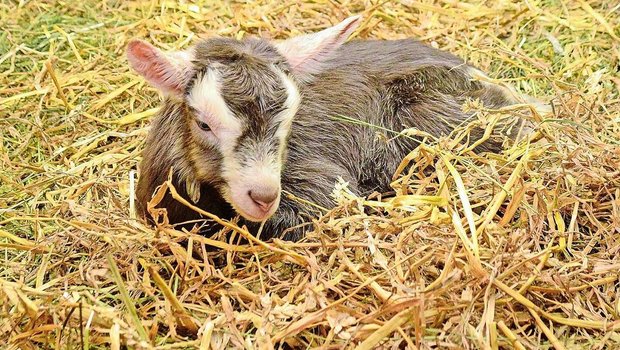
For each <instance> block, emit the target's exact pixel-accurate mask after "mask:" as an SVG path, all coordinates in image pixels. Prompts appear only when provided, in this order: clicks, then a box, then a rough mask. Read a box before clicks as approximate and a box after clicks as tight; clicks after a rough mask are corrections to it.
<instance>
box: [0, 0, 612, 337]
mask: <svg viewBox="0 0 620 350" xmlns="http://www.w3.org/2000/svg"><path fill="white" fill-rule="evenodd" d="M614 6H615V7H614ZM619 11H620V5H617V4H614V2H609V1H585V0H579V1H560V0H554V1H552V0H538V1H527V2H521V1H514V0H512V1H511V0H504V1H497V2H492V1H468V2H457V1H451V0H438V1H426V0H423V1H404V0H403V1H399V2H396V1H394V2H391V1H374V0H365V1H358V0H350V1H344V2H342V3H339V2H336V1H330V0H319V1H308V2H306V3H296V2H292V1H291V2H289V3H282V2H279V1H270V0H256V1H244V2H238V3H237V2H230V3H229V2H226V3H224V2H222V3H220V2H212V1H205V2H203V3H190V2H186V1H179V2H176V1H157V0H153V1H140V2H135V1H112V0H110V1H105V0H104V1H94V0H87V1H81V2H78V1H75V2H73V1H61V0H58V1H27V0H21V1H14V0H9V1H6V0H5V1H0V29H1V30H0V139H1V142H0V165H1V166H0V344H6V345H1V346H0V347H1V348H8V349H17V348H20V349H52V348H53V349H65V348H89V347H90V348H112V349H119V348H123V347H125V346H127V347H129V348H157V349H176V348H201V349H208V348H212V349H223V348H247V349H254V348H260V349H269V348H322V349H338V348H355V347H357V348H360V349H372V348H384V349H388V348H401V349H402V348H409V349H429V348H442V349H444V348H470V349H472V348H473V349H477V348H484V349H497V348H506V349H510V348H516V349H524V348H525V349H546V348H555V349H613V348H620V281H619V280H620V272H619V271H620V231H619V227H620V96H619V87H620V74H619V72H618V66H619V60H620V38H619V37H618V36H620V16H619ZM357 13H361V14H363V15H364V22H363V24H362V26H361V28H360V29H359V30H358V31H357V32H356V33H355V36H356V37H359V38H382V39H396V38H404V37H417V38H420V39H421V40H423V41H425V42H427V43H429V44H431V45H434V46H436V47H439V48H441V49H443V50H448V51H451V52H453V53H456V54H458V55H460V56H461V57H463V58H466V59H468V60H470V61H471V62H473V63H474V64H476V65H477V66H479V67H480V68H482V69H483V70H485V71H487V72H489V75H490V76H491V77H492V78H494V79H497V81H498V82H501V83H508V84H511V85H513V86H515V87H516V88H517V89H518V90H519V91H521V92H524V93H527V94H530V95H532V96H536V97H538V98H540V99H543V100H545V101H550V102H551V103H552V106H553V109H552V113H551V114H546V115H541V114H538V113H536V112H535V111H534V110H532V109H531V108H529V107H528V106H518V107H516V108H513V109H511V110H505V111H489V110H485V109H484V108H483V107H482V106H479V105H478V104H476V103H475V101H473V102H472V103H471V104H470V105H468V106H464V108H471V109H473V110H475V111H476V115H477V117H478V118H476V120H474V123H481V124H483V125H486V126H492V125H493V123H494V122H496V121H497V120H501V119H503V118H511V117H514V115H516V114H519V115H523V116H525V117H527V118H529V119H530V120H531V121H533V122H534V123H535V125H536V134H535V135H534V137H533V138H532V139H530V140H526V141H524V142H521V143H519V144H516V145H512V146H511V145H506V149H505V151H504V152H503V153H501V154H483V155H476V154H473V153H472V152H471V151H470V150H469V149H467V148H465V147H463V146H460V144H459V143H458V140H459V139H463V138H464V137H466V135H467V128H465V127H464V128H462V129H460V130H457V132H455V133H454V135H452V137H451V138H442V139H440V140H432V139H430V138H428V139H427V141H426V142H425V143H424V144H423V145H421V146H420V147H419V148H417V149H415V150H412V152H411V154H410V155H409V156H408V157H407V159H405V160H404V161H403V165H402V167H401V169H399V172H398V173H397V174H395V176H394V180H395V181H394V185H393V187H394V194H392V195H391V196H383V197H381V196H375V197H371V198H357V197H355V196H353V195H351V194H349V193H348V192H347V190H346V186H345V185H343V184H338V185H337V186H336V188H335V191H334V195H335V196H336V197H337V198H338V202H339V203H340V205H339V206H338V207H337V208H335V209H333V210H331V211H328V212H324V213H322V214H317V218H316V221H315V222H314V226H313V227H314V229H313V232H310V233H309V234H308V237H307V239H305V240H304V241H302V242H299V243H295V244H293V243H287V242H281V241H276V242H270V243H268V244H264V243H262V242H252V243H251V244H248V245H237V244H235V243H236V242H237V240H238V239H239V237H240V236H242V235H243V234H244V233H243V230H230V231H232V232H226V233H225V234H222V235H220V236H219V237H213V238H211V239H208V238H205V237H201V236H198V235H195V234H192V233H186V232H179V231H176V230H174V229H173V228H171V227H160V228H158V229H153V228H149V227H146V226H144V225H143V224H142V223H141V222H139V221H137V220H136V219H135V216H134V214H132V208H133V205H134V203H133V197H132V195H131V193H132V191H133V185H134V182H133V181H132V179H133V178H134V177H135V176H136V174H135V169H136V165H137V163H138V162H139V160H140V151H141V149H142V147H143V142H144V139H145V134H146V132H147V131H148V125H149V119H150V117H152V116H153V114H154V113H155V112H156V108H157V106H158V103H159V101H160V97H159V95H158V94H157V92H156V91H155V90H153V89H152V88H150V87H148V86H147V85H146V84H145V82H144V81H143V80H142V79H140V78H138V77H137V76H136V75H134V74H133V73H132V72H130V71H129V69H128V66H127V63H126V61H125V58H124V47H125V44H126V43H127V41H128V40H129V39H130V38H133V37H145V38H148V39H149V40H150V41H151V42H154V43H155V44H156V45H157V46H159V47H162V48H168V49H172V48H181V47H185V46H186V45H188V44H189V43H191V42H192V41H194V40H196V39H197V38H198V37H200V36H211V35H225V36H234V37H238V38H241V37H243V36H246V35H261V36H263V37H267V38H287V37H289V36H291V35H295V34H298V33H301V32H307V31H314V30H318V29H321V28H324V27H326V26H328V25H330V24H335V23H336V22H338V21H339V20H342V19H344V18H345V17H347V16H348V15H351V14H357ZM409 132H415V131H413V130H409ZM381 136H382V135H378V137H381ZM383 136H385V135H383ZM392 136H393V135H392ZM392 136H390V137H392ZM386 139H387V138H386ZM386 142H389V140H386Z"/></svg>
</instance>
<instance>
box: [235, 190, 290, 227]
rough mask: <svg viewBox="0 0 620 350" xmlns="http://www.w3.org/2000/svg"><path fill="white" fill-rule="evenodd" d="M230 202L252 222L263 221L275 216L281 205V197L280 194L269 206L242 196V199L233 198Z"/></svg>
mask: <svg viewBox="0 0 620 350" xmlns="http://www.w3.org/2000/svg"><path fill="white" fill-rule="evenodd" d="M230 204H231V205H232V207H233V208H234V209H235V211H236V212H237V213H238V214H239V215H241V216H242V217H243V218H244V219H246V220H248V221H252V222H261V221H265V220H267V219H269V218H270V217H272V216H273V214H274V213H275V212H276V210H277V209H278V206H279V205H280V198H279V196H278V198H277V199H276V200H275V201H274V202H273V203H271V205H269V206H267V207H265V206H261V205H259V204H257V203H255V202H253V201H252V200H251V199H249V200H248V199H246V198H242V199H241V200H235V198H232V201H230Z"/></svg>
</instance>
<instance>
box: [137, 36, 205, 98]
mask: <svg viewBox="0 0 620 350" xmlns="http://www.w3.org/2000/svg"><path fill="white" fill-rule="evenodd" d="M192 58H193V54H192V53H191V52H187V51H176V52H171V53H164V52H162V51H160V50H159V49H157V48H156V47H154V46H153V45H151V44H149V43H147V42H144V41H142V40H132V41H130V42H129V44H128V45H127V60H128V61H129V64H130V65H131V67H132V68H133V69H134V70H135V71H136V72H138V73H139V74H140V75H142V76H143V77H144V78H145V79H146V80H147V81H148V82H149V83H151V84H152V85H153V86H155V87H156V88H158V89H159V90H161V91H162V92H163V93H164V94H168V95H175V96H181V95H183V92H184V91H185V86H186V85H187V83H188V80H189V79H190V77H191V73H192V69H193V68H192Z"/></svg>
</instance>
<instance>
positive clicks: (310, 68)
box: [277, 16, 361, 77]
mask: <svg viewBox="0 0 620 350" xmlns="http://www.w3.org/2000/svg"><path fill="white" fill-rule="evenodd" d="M360 21H361V17H360V16H353V17H349V18H347V19H346V20H344V21H342V22H340V23H339V24H337V25H335V26H333V27H331V28H327V29H325V30H322V31H320V32H318V33H314V34H307V35H302V36H298V37H294V38H291V39H289V40H286V41H284V42H281V43H279V44H277V46H278V48H279V49H280V52H281V53H282V54H283V55H284V56H285V57H286V58H287V60H288V62H289V63H290V65H291V67H292V68H293V70H295V71H297V73H300V74H302V77H303V76H304V75H308V74H310V75H311V74H314V73H318V72H319V71H321V69H322V65H323V62H325V61H326V60H327V59H328V58H329V57H330V56H331V55H332V54H333V52H334V51H335V50H337V49H338V47H340V45H342V44H343V43H344V42H345V41H346V40H347V38H348V37H349V36H350V35H351V34H352V33H353V31H355V29H356V28H357V27H358V26H359V24H360Z"/></svg>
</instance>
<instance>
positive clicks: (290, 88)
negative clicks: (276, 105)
mask: <svg viewBox="0 0 620 350" xmlns="http://www.w3.org/2000/svg"><path fill="white" fill-rule="evenodd" d="M273 69H274V71H275V72H276V73H277V74H278V76H279V77H280V79H281V80H282V84H284V88H285V89H286V94H287V97H286V101H285V102H284V106H285V108H284V110H283V111H282V112H280V114H279V115H278V116H277V118H278V119H280V121H282V124H280V127H279V129H278V131H277V132H276V136H277V137H278V140H279V141H280V150H279V151H280V152H279V153H280V155H281V154H282V152H284V149H285V148H286V144H285V141H286V137H287V136H288V133H289V131H290V129H291V124H292V123H293V118H294V117H295V115H296V114H297V111H298V110H299V104H300V103H301V95H300V94H299V89H298V88H297V85H296V84H295V83H294V82H293V80H291V78H289V77H288V76H287V75H286V74H284V72H282V71H281V70H279V69H277V68H275V67H274V68H273Z"/></svg>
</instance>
